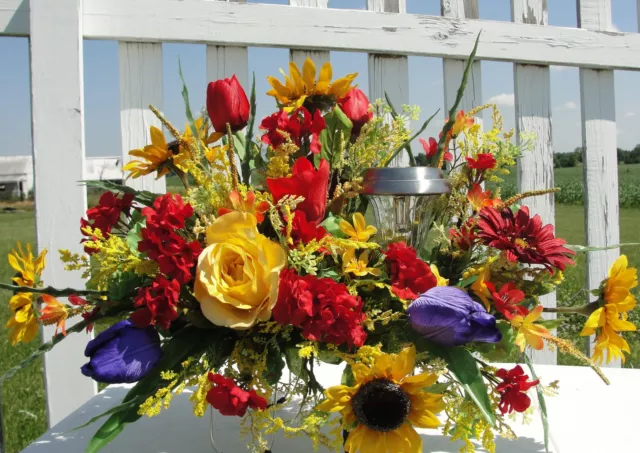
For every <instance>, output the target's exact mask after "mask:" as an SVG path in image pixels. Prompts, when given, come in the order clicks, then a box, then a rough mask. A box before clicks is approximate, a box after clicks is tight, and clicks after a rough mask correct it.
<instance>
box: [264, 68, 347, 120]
mask: <svg viewBox="0 0 640 453" xmlns="http://www.w3.org/2000/svg"><path fill="white" fill-rule="evenodd" d="M280 72H281V73H282V75H283V76H284V79H285V83H284V85H283V84H282V82H280V81H279V80H278V79H276V78H275V77H271V76H269V77H267V80H268V81H269V84H270V85H271V87H272V89H271V90H270V91H268V92H267V95H269V96H273V97H275V98H276V99H277V101H278V103H280V104H281V105H282V106H283V107H284V109H285V110H286V111H292V110H295V109H297V108H299V107H302V105H303V104H305V103H307V104H316V105H318V104H319V105H320V106H321V107H322V106H324V105H325V104H326V105H327V106H330V105H331V104H332V103H334V102H336V101H337V100H338V99H340V98H341V97H343V96H344V95H345V94H347V93H348V92H349V90H350V89H351V88H352V86H351V82H353V80H354V79H355V78H356V77H357V76H358V73H353V74H349V75H347V76H346V77H343V78H341V79H337V80H336V81H334V82H333V83H331V78H332V77H333V70H332V68H331V63H329V62H326V63H325V64H324V65H322V68H321V69H320V74H319V76H318V80H316V65H315V64H314V63H313V61H312V60H311V59H310V58H307V59H306V61H305V62H304V65H303V67H302V73H300V69H299V68H298V65H296V64H295V63H294V62H293V61H292V62H290V63H289V75H287V74H285V72H284V71H283V70H282V69H281V70H280Z"/></svg>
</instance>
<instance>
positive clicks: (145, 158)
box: [122, 126, 192, 179]
mask: <svg viewBox="0 0 640 453" xmlns="http://www.w3.org/2000/svg"><path fill="white" fill-rule="evenodd" d="M149 130H150V136H151V144H150V145H147V146H145V147H144V148H142V149H133V150H131V151H129V155H130V156H133V157H139V158H140V159H142V160H132V161H130V162H129V163H127V164H126V165H125V166H124V167H122V170H123V171H128V172H130V175H129V176H130V177H132V178H134V179H135V178H139V177H141V176H145V175H148V174H150V173H153V172H154V171H157V172H158V175H157V177H156V179H160V178H162V177H163V176H164V175H166V174H167V173H169V171H170V170H171V166H170V165H169V164H171V163H172V164H173V165H175V166H176V167H178V168H179V169H180V170H182V171H185V168H183V167H182V165H181V164H182V162H184V160H185V159H186V158H187V153H186V152H184V150H182V149H181V147H179V146H177V147H175V146H169V145H168V144H167V140H166V139H165V138H164V134H163V133H162V131H161V130H160V129H158V128H157V127H155V126H151V127H150V128H149ZM189 130H190V129H189V128H187V131H189ZM188 134H189V135H188V138H189V139H192V137H191V133H190V132H189V133H188ZM174 152H175V154H174Z"/></svg>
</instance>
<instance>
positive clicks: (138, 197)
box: [80, 181, 160, 206]
mask: <svg viewBox="0 0 640 453" xmlns="http://www.w3.org/2000/svg"><path fill="white" fill-rule="evenodd" d="M80 183H82V184H84V185H85V186H87V187H92V188H94V189H100V190H108V191H110V192H114V193H130V194H132V195H133V199H134V200H135V201H137V202H138V203H140V204H142V205H145V206H153V202H154V201H156V198H158V197H159V196H160V194H157V193H152V192H149V191H147V190H136V189H132V188H131V187H129V186H124V185H122V184H117V183H115V182H111V181H80Z"/></svg>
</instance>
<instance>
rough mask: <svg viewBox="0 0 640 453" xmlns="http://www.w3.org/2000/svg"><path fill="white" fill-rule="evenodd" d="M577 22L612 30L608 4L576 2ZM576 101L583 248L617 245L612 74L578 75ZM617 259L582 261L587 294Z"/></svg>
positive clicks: (599, 256) (602, 254)
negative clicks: (579, 106)
mask: <svg viewBox="0 0 640 453" xmlns="http://www.w3.org/2000/svg"><path fill="white" fill-rule="evenodd" d="M578 18H579V25H580V26H581V27H588V28H596V29H598V30H611V29H612V27H613V24H612V22H611V2H610V0H580V1H579V2H578ZM580 99H581V102H582V123H583V125H582V143H583V148H584V152H583V158H582V162H583V165H584V185H585V222H586V230H587V231H586V232H587V238H586V239H587V245H589V246H599V247H602V246H608V245H614V244H619V243H620V208H619V204H618V166H617V165H616V162H617V161H618V154H617V129H616V118H615V114H616V109H615V89H614V77H613V71H609V70H592V69H580ZM619 254H620V250H619V249H613V250H604V251H599V252H590V253H589V254H588V255H587V273H588V276H587V285H588V287H589V289H596V288H598V286H599V284H600V282H601V281H602V279H604V278H605V277H606V276H607V271H608V269H609V267H610V266H611V264H613V262H614V261H615V259H616V258H617V257H618V255H619ZM620 365H621V363H620V362H618V361H616V362H612V363H611V364H609V366H617V367H619V366H620Z"/></svg>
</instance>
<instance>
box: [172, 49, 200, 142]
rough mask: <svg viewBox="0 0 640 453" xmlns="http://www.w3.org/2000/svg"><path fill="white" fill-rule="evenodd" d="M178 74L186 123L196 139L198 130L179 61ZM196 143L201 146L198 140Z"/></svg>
mask: <svg viewBox="0 0 640 453" xmlns="http://www.w3.org/2000/svg"><path fill="white" fill-rule="evenodd" d="M178 73H179V75H180V81H181V82H182V99H183V100H184V109H185V114H186V116H187V121H189V128H190V129H191V134H192V135H193V137H194V138H196V139H197V138H198V137H199V136H200V134H199V133H198V128H197V127H196V122H195V120H194V119H193V113H192V112H191V106H190V104H189V90H188V89H187V84H186V82H185V81H184V76H183V75H182V64H181V63H180V59H178ZM196 143H197V144H198V146H201V145H200V140H196Z"/></svg>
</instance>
